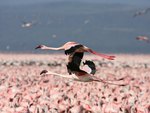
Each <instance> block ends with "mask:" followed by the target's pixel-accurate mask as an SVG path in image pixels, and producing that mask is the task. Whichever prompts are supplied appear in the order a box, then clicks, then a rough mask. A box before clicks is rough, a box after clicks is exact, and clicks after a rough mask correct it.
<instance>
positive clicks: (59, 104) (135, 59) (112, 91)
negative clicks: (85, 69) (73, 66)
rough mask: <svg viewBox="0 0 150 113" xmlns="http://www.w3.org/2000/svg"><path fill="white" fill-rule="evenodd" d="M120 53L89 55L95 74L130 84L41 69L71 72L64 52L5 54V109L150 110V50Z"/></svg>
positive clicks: (1, 82) (1, 96)
mask: <svg viewBox="0 0 150 113" xmlns="http://www.w3.org/2000/svg"><path fill="white" fill-rule="evenodd" d="M116 56H117V58H116V60H114V61H108V60H104V59H99V58H97V57H93V56H89V55H88V56H87V57H85V59H86V58H88V59H92V60H93V61H94V62H95V64H96V67H97V72H96V75H95V76H97V77H100V78H101V79H105V80H108V81H113V80H116V79H120V80H121V81H119V82H121V83H127V84H128V85H126V86H116V85H108V84H103V83H100V82H89V83H88V82H87V83H84V82H77V81H72V80H68V79H65V78H60V77H57V76H53V75H40V74H39V73H40V72H41V71H42V70H43V69H47V70H51V71H53V72H57V73H62V74H67V71H66V66H65V65H66V64H65V63H66V61H65V60H66V59H65V56H63V55H59V54H58V55H57V54H54V55H47V54H45V55H37V54H19V55H18V54H16V55H15V54H0V113H150V96H149V95H150V59H149V58H150V56H149V55H116Z"/></svg>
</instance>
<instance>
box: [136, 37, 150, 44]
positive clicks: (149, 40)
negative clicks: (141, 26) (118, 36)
mask: <svg viewBox="0 0 150 113" xmlns="http://www.w3.org/2000/svg"><path fill="white" fill-rule="evenodd" d="M136 39H137V40H141V41H145V42H147V43H150V39H149V38H148V37H146V36H137V37H136Z"/></svg>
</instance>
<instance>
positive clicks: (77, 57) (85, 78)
mask: <svg viewBox="0 0 150 113" xmlns="http://www.w3.org/2000/svg"><path fill="white" fill-rule="evenodd" d="M38 48H40V49H50V50H65V54H66V55H69V61H68V64H67V70H68V73H69V74H72V76H68V75H62V74H58V73H54V72H51V71H47V70H43V71H42V72H41V73H40V74H41V75H42V74H52V75H56V76H61V77H64V78H69V79H73V80H76V81H82V82H92V81H97V82H103V83H107V84H113V85H124V84H115V83H109V82H106V81H104V80H101V79H99V78H96V77H95V76H92V75H91V74H95V72H96V68H95V64H94V63H93V62H92V61H86V62H84V63H83V64H84V65H87V66H88V67H89V68H90V72H88V71H85V70H82V69H80V63H81V60H82V58H83V54H84V52H91V53H93V54H96V55H98V56H101V57H104V58H107V59H109V60H113V58H114V56H108V55H105V54H101V53H97V52H95V51H93V50H92V49H90V48H88V47H86V46H83V45H81V44H78V43H76V42H67V43H66V44H64V45H63V46H61V47H58V48H54V47H47V46H45V45H39V46H38V47H36V49H38Z"/></svg>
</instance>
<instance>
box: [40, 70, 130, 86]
mask: <svg viewBox="0 0 150 113" xmlns="http://www.w3.org/2000/svg"><path fill="white" fill-rule="evenodd" d="M43 74H44V75H54V76H60V77H63V78H67V79H71V80H74V81H79V82H94V81H95V82H102V83H104V84H111V85H119V86H125V85H127V84H116V83H113V82H107V81H105V80H102V79H100V78H97V77H95V76H92V75H91V74H89V73H87V72H85V71H83V70H82V71H79V72H78V71H76V72H75V73H74V74H72V76H69V75H65V74H59V73H55V72H51V71H48V70H43V71H42V72H41V73H40V75H43Z"/></svg>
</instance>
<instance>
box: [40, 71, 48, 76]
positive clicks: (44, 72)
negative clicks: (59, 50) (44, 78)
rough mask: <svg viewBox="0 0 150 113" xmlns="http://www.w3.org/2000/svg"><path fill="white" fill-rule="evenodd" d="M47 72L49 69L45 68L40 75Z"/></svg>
mask: <svg viewBox="0 0 150 113" xmlns="http://www.w3.org/2000/svg"><path fill="white" fill-rule="evenodd" d="M47 72H48V71H47V70H43V71H42V72H41V73H40V75H42V74H46V73H47Z"/></svg>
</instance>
